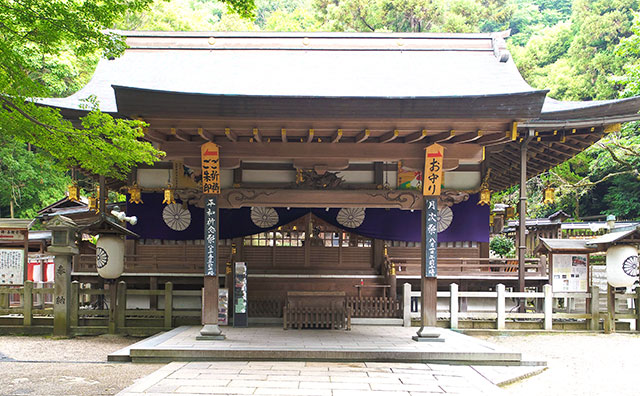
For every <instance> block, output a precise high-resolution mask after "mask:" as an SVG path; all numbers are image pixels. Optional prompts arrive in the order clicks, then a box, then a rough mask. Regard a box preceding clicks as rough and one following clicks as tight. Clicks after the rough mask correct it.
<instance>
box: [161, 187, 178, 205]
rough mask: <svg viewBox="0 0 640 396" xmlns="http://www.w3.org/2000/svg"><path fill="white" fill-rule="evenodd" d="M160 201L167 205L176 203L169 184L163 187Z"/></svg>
mask: <svg viewBox="0 0 640 396" xmlns="http://www.w3.org/2000/svg"><path fill="white" fill-rule="evenodd" d="M162 203H163V204H167V205H170V204H174V203H176V199H175V196H174V191H173V190H172V189H171V186H167V188H165V190H164V200H163V201H162Z"/></svg>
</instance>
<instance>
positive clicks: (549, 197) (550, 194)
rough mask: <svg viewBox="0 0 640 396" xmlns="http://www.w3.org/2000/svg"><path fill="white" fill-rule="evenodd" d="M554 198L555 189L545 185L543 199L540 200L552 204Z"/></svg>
mask: <svg viewBox="0 0 640 396" xmlns="http://www.w3.org/2000/svg"><path fill="white" fill-rule="evenodd" d="M555 198H556V196H555V190H554V189H553V188H551V187H549V186H547V188H545V189H544V201H542V203H544V204H545V205H549V204H552V203H553V202H554V201H555Z"/></svg>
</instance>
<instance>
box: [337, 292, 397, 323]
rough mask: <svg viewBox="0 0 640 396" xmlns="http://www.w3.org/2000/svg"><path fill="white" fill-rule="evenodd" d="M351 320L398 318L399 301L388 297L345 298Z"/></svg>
mask: <svg viewBox="0 0 640 396" xmlns="http://www.w3.org/2000/svg"><path fill="white" fill-rule="evenodd" d="M347 308H348V309H350V310H351V317H353V318H399V317H400V314H401V312H402V307H401V306H400V301H398V300H396V299H395V298H390V297H347Z"/></svg>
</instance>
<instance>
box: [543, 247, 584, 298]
mask: <svg viewBox="0 0 640 396" xmlns="http://www.w3.org/2000/svg"><path fill="white" fill-rule="evenodd" d="M552 285H553V291H554V292H586V291H587V290H588V287H589V281H588V278H587V256H586V255H583V254H554V255H553V280H552Z"/></svg>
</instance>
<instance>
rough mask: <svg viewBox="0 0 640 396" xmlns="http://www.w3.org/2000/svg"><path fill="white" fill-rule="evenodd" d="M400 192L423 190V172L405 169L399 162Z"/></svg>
mask: <svg viewBox="0 0 640 396" xmlns="http://www.w3.org/2000/svg"><path fill="white" fill-rule="evenodd" d="M397 185H398V190H418V191H419V190H422V172H420V171H413V170H409V169H405V168H404V167H403V166H402V161H398V183H397Z"/></svg>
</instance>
